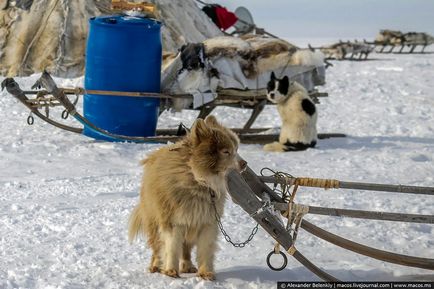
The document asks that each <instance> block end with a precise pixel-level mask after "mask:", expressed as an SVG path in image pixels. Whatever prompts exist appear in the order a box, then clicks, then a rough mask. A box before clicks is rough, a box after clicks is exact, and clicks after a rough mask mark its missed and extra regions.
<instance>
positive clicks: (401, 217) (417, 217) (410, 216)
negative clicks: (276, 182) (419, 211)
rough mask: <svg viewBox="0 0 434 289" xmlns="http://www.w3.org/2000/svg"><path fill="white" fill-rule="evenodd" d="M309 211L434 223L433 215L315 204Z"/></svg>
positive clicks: (283, 208)
mask: <svg viewBox="0 0 434 289" xmlns="http://www.w3.org/2000/svg"><path fill="white" fill-rule="evenodd" d="M274 207H275V208H276V209H278V210H280V211H282V212H286V211H287V210H288V203H274ZM309 213H310V214H315V215H324V216H337V217H349V218H358V219H369V220H381V221H393V222H407V223H423V224H434V216H433V215H415V214H402V213H387V212H373V211H362V210H348V209H338V208H324V207H315V206H309Z"/></svg>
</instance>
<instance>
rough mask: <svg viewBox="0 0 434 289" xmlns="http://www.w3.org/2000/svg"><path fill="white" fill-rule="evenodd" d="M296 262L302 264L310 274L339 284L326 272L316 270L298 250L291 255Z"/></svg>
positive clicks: (337, 280)
mask: <svg viewBox="0 0 434 289" xmlns="http://www.w3.org/2000/svg"><path fill="white" fill-rule="evenodd" d="M292 256H293V257H294V258H295V259H296V260H297V261H298V262H300V263H301V264H303V265H304V266H305V267H306V268H308V269H309V270H310V271H311V272H312V273H314V274H315V275H317V276H318V277H320V278H321V279H322V280H324V281H327V282H340V280H339V279H337V278H335V277H334V276H332V275H330V274H328V273H327V272H325V271H323V270H321V269H320V268H318V267H317V266H316V265H315V264H313V263H312V262H310V261H309V259H307V258H306V257H305V256H303V254H301V253H300V252H299V251H298V250H297V251H295V252H294V255H292Z"/></svg>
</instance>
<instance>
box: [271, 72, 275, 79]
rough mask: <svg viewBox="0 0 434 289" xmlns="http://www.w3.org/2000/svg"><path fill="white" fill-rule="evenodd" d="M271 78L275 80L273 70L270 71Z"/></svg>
mask: <svg viewBox="0 0 434 289" xmlns="http://www.w3.org/2000/svg"><path fill="white" fill-rule="evenodd" d="M271 80H276V75H274V71H272V72H271Z"/></svg>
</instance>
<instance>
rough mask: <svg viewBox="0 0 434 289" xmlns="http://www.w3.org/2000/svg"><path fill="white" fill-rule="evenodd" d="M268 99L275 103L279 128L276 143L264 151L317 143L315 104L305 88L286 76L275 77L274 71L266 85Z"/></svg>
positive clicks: (277, 150) (275, 150)
mask: <svg viewBox="0 0 434 289" xmlns="http://www.w3.org/2000/svg"><path fill="white" fill-rule="evenodd" d="M267 98H268V100H269V101H271V102H273V103H276V104H277V110H278V111H279V114H280V118H281V119H282V128H281V130H280V136H279V142H273V143H270V144H266V145H265V146H264V150H266V151H274V152H285V151H301V150H306V149H308V148H310V147H314V146H315V145H316V142H317V132H316V122H317V118H318V114H317V112H316V107H315V104H314V103H313V101H312V99H311V98H310V97H309V94H308V93H307V91H306V89H305V88H304V87H303V86H302V85H300V84H299V83H298V82H295V81H292V82H290V81H289V78H288V76H284V77H283V78H282V79H277V78H276V76H275V75H274V72H272V73H271V79H270V81H269V82H268V85H267Z"/></svg>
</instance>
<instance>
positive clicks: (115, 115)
mask: <svg viewBox="0 0 434 289" xmlns="http://www.w3.org/2000/svg"><path fill="white" fill-rule="evenodd" d="M160 28H161V23H160V22H158V21H156V20H153V19H148V18H141V17H131V16H120V15H116V16H102V17H95V18H91V19H90V20H89V36H88V40H87V47H86V71H85V82H84V87H85V89H93V90H109V91H131V92H160V73H161V58H162V48H161V32H160ZM159 104H160V101H159V99H157V98H137V97H126V96H108V95H94V94H86V95H85V96H84V102H83V111H84V116H85V117H86V118H87V119H88V120H89V121H91V122H92V123H93V124H95V125H96V126H97V127H99V128H102V129H104V130H107V131H109V132H111V133H114V134H120V135H126V136H140V137H141V136H152V135H155V129H156V126H157V119H158V110H159ZM83 133H84V134H85V135H87V136H90V137H93V138H97V139H105V140H107V139H106V138H104V137H102V136H101V135H98V134H95V133H93V132H92V131H91V130H89V129H86V128H85V129H84V132H83Z"/></svg>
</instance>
